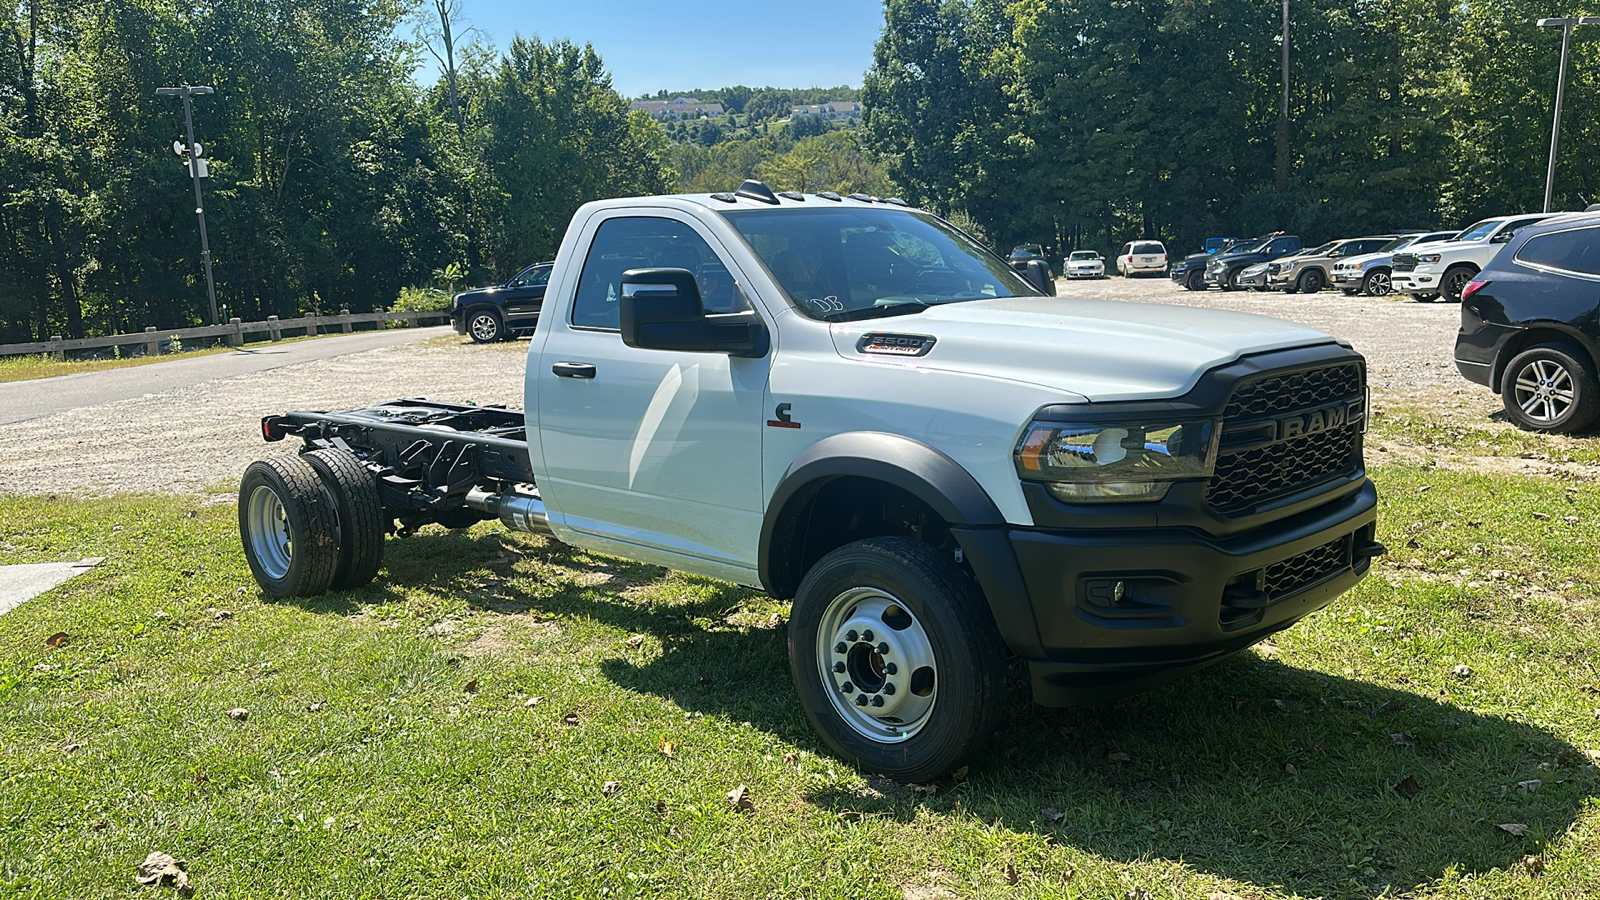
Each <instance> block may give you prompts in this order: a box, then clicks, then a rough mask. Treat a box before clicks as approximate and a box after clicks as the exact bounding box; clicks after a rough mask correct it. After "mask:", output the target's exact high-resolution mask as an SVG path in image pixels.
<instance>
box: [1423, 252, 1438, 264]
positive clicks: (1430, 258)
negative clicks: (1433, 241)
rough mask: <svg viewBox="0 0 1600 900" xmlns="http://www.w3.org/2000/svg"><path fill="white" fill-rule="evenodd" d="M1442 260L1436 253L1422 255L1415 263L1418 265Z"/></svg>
mask: <svg viewBox="0 0 1600 900" xmlns="http://www.w3.org/2000/svg"><path fill="white" fill-rule="evenodd" d="M1442 258H1443V257H1441V256H1440V255H1439V254H1437V253H1424V254H1422V255H1421V256H1419V257H1417V262H1419V263H1436V262H1438V261H1439V260H1440V259H1442Z"/></svg>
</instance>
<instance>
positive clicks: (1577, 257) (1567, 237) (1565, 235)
mask: <svg viewBox="0 0 1600 900" xmlns="http://www.w3.org/2000/svg"><path fill="white" fill-rule="evenodd" d="M1517 260H1518V261H1519V262H1525V263H1529V264H1532V265H1536V266H1547V267H1549V268H1552V269H1560V270H1562V271H1564V272H1576V273H1578V274H1580V275H1600V228H1574V229H1573V230H1571V231H1558V232H1556V233H1555V234H1541V235H1539V236H1538V237H1533V238H1529V239H1528V242H1527V243H1526V244H1523V245H1522V249H1521V250H1518V251H1517Z"/></svg>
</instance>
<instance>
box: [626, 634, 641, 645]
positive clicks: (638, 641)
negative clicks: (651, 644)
mask: <svg viewBox="0 0 1600 900" xmlns="http://www.w3.org/2000/svg"><path fill="white" fill-rule="evenodd" d="M622 643H624V644H626V645H627V646H629V647H637V646H639V645H640V644H643V643H644V635H642V634H636V635H634V636H633V637H631V638H628V639H627V640H625V641H623V642H622Z"/></svg>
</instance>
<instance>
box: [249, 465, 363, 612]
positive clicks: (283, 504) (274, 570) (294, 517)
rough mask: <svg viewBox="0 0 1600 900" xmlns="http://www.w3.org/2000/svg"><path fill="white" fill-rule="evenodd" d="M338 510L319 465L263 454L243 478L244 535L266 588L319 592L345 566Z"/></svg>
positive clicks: (290, 593) (274, 593) (272, 592)
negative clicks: (319, 471) (262, 457)
mask: <svg viewBox="0 0 1600 900" xmlns="http://www.w3.org/2000/svg"><path fill="white" fill-rule="evenodd" d="M338 529H339V524H338V513H337V512H336V511H335V509H334V500H333V497H332V496H331V494H330V492H329V491H327V490H326V489H325V488H324V487H323V484H322V480H321V479H320V478H318V477H317V471H316V469H313V468H312V467H311V464H310V463H308V462H306V461H305V460H303V459H299V458H298V457H293V456H284V457H274V458H271V459H259V460H256V461H255V462H253V463H251V464H250V465H249V466H248V467H246V468H245V470H244V478H242V479H241V480H240V482H239V537H240V539H241V540H242V541H243V543H244V558H245V561H246V562H248V563H249V564H250V573H251V574H252V575H254V576H255V578H256V583H257V584H259V585H261V590H262V591H263V592H265V593H266V594H267V595H268V596H271V597H314V596H316V595H317V594H320V593H322V592H323V591H326V590H327V589H328V585H330V584H332V583H333V577H334V574H335V573H336V571H337V569H338V567H339V538H338Z"/></svg>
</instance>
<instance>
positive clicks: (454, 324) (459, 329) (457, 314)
mask: <svg viewBox="0 0 1600 900" xmlns="http://www.w3.org/2000/svg"><path fill="white" fill-rule="evenodd" d="M450 327H451V328H453V329H455V333H456V334H466V333H467V318H466V316H463V315H462V314H461V310H460V309H452V310H450Z"/></svg>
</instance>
